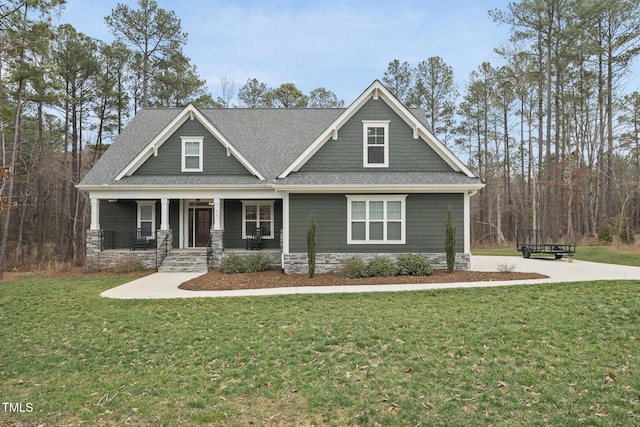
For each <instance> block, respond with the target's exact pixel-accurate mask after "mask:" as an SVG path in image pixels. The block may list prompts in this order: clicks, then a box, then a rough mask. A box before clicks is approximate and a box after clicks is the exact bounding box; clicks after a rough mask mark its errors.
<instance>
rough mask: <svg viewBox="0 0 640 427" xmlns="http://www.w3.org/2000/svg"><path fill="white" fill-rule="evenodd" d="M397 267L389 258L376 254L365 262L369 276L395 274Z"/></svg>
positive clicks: (389, 275)
mask: <svg viewBox="0 0 640 427" xmlns="http://www.w3.org/2000/svg"><path fill="white" fill-rule="evenodd" d="M397 271H398V269H397V268H396V264H395V263H394V262H393V261H391V260H390V259H389V258H386V257H381V256H377V257H375V258H374V259H372V260H371V261H369V263H368V264H367V268H366V269H365V272H366V275H367V276H369V277H391V276H395V275H396V273H397Z"/></svg>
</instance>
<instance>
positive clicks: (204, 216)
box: [189, 208, 212, 248]
mask: <svg viewBox="0 0 640 427" xmlns="http://www.w3.org/2000/svg"><path fill="white" fill-rule="evenodd" d="M211 217H212V213H211V208H191V209H189V247H190V248H194V247H203V246H207V242H208V241H209V233H210V232H211Z"/></svg>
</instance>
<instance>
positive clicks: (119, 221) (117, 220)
mask: <svg viewBox="0 0 640 427" xmlns="http://www.w3.org/2000/svg"><path fill="white" fill-rule="evenodd" d="M161 210H162V204H161V203H160V200H156V229H158V228H160V221H161V220H162V216H161V215H162V212H161ZM137 221H138V203H137V202H136V201H135V200H118V201H117V202H108V201H106V200H102V201H101V202H100V228H101V229H102V230H105V231H118V232H126V233H133V232H135V231H136V227H137V225H138V224H137ZM179 224H180V201H179V200H177V199H176V200H174V199H171V200H169V228H171V229H172V230H173V243H172V244H173V247H174V248H177V247H178V246H179V245H180V238H179V237H180V236H179V233H178V229H179Z"/></svg>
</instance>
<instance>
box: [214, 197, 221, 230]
mask: <svg viewBox="0 0 640 427" xmlns="http://www.w3.org/2000/svg"><path fill="white" fill-rule="evenodd" d="M213 229H214V230H216V231H218V230H222V227H221V225H220V197H216V198H214V199H213Z"/></svg>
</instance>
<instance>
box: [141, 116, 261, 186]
mask: <svg viewBox="0 0 640 427" xmlns="http://www.w3.org/2000/svg"><path fill="white" fill-rule="evenodd" d="M181 136H197V137H200V136H203V137H204V142H203V149H202V153H203V157H204V163H203V171H202V172H181V168H182V141H181V139H180V137H181ZM180 174H184V175H251V173H250V172H249V171H248V170H247V169H246V168H245V167H244V166H242V164H241V163H240V161H238V160H237V159H236V158H235V157H233V156H227V149H226V148H224V146H223V145H222V144H221V143H220V142H219V141H218V140H217V139H216V138H214V137H213V135H211V134H210V133H209V132H208V131H207V130H206V129H205V127H204V126H203V125H202V124H201V123H200V122H199V121H197V120H187V121H186V122H185V123H184V124H183V125H182V126H181V127H180V128H179V129H178V130H177V131H176V132H175V133H174V134H173V135H171V136H170V137H169V138H168V139H167V141H165V143H164V144H162V146H161V147H160V148H158V155H157V156H151V157H150V158H149V159H148V160H147V161H146V162H144V163H143V164H142V165H141V166H140V168H138V170H137V171H136V172H135V175H155V176H158V175H180Z"/></svg>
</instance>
